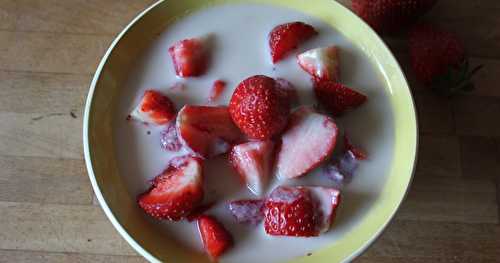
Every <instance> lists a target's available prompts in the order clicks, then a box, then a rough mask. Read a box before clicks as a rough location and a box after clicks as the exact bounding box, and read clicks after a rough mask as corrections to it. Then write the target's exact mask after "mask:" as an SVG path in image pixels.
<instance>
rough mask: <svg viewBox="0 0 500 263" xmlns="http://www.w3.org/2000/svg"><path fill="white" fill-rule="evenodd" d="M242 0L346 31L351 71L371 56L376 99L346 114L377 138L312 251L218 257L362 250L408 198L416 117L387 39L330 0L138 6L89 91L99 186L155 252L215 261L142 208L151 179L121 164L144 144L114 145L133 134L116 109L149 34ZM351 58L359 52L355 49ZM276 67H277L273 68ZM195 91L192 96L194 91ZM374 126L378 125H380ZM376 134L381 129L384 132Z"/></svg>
mask: <svg viewBox="0 0 500 263" xmlns="http://www.w3.org/2000/svg"><path fill="white" fill-rule="evenodd" d="M242 4H249V5H261V6H269V7H271V6H272V7H273V8H284V9H283V10H285V9H286V10H292V11H293V12H300V13H302V14H304V15H305V16H308V17H311V19H313V20H314V21H319V22H318V23H321V24H322V25H325V26H328V27H331V28H334V29H335V30H336V31H335V33H336V34H337V33H338V34H341V35H342V37H343V38H344V39H345V40H346V41H347V42H346V43H352V45H353V50H356V52H358V53H359V54H360V56H362V59H357V61H346V60H344V62H343V63H351V64H352V65H350V66H349V69H348V70H346V72H347V73H352V72H355V70H354V68H358V69H359V70H360V71H362V69H363V68H365V67H364V66H363V65H364V64H366V65H370V66H369V68H371V69H373V70H372V71H373V72H372V73H373V74H370V75H366V76H363V75H365V74H363V73H359V74H358V75H359V76H357V77H356V78H360V79H363V78H364V79H366V81H365V82H363V81H362V82H361V83H371V82H370V79H369V78H371V77H373V78H376V79H377V81H376V82H373V83H376V85H374V86H376V87H370V89H367V90H364V91H365V92H366V93H367V94H368V96H369V98H370V99H371V101H370V104H369V105H368V106H367V107H366V108H365V109H362V110H360V111H359V112H355V113H353V114H352V116H353V117H352V120H342V119H341V120H339V121H340V122H341V123H342V124H345V125H346V126H347V127H350V128H352V129H355V130H357V132H354V133H355V136H354V137H358V138H364V137H366V138H364V139H361V141H368V140H369V141H371V143H369V146H367V148H368V150H369V153H370V155H371V157H370V160H369V161H368V162H367V164H366V167H364V168H363V169H361V170H362V171H361V172H360V173H362V175H360V176H359V178H355V179H354V180H355V181H356V180H357V181H363V182H354V183H353V184H352V185H350V186H349V187H348V190H347V193H346V194H345V195H344V196H343V200H345V202H344V203H343V204H342V207H341V209H340V210H339V211H338V213H337V221H336V222H335V224H334V226H333V228H332V229H331V230H330V232H331V234H329V235H328V236H326V237H324V238H321V239H320V241H318V244H319V245H314V246H312V247H314V249H313V250H311V251H309V252H310V253H303V254H301V255H297V256H293V257H280V256H279V255H280V253H286V252H287V248H288V247H287V244H288V243H287V242H285V241H283V245H280V246H276V247H274V248H273V250H274V251H276V252H275V254H277V255H278V256H276V255H275V256H274V257H270V258H273V259H272V260H269V261H267V260H266V257H267V254H266V253H268V254H270V253H274V252H269V251H268V252H265V251H264V252H262V253H259V252H258V251H257V252H255V251H254V252H251V253H248V251H247V250H249V249H250V247H249V248H244V247H238V251H239V252H235V255H232V256H230V257H227V258H225V257H222V258H221V262H283V261H285V262H346V261H350V260H352V259H354V258H355V257H357V256H359V255H360V254H361V253H362V252H363V251H365V250H366V249H367V248H368V247H369V245H370V244H372V243H373V242H374V240H375V239H376V238H377V237H378V236H379V235H380V234H381V233H382V231H383V230H384V229H385V227H386V226H387V225H388V224H389V223H390V221H391V219H392V218H393V217H394V215H395V213H396V211H397V209H398V208H399V206H400V204H401V202H402V201H403V199H404V197H405V194H406V192H407V190H408V187H409V185H410V182H411V179H412V175H413V170H414V166H415V162H416V152H417V122H416V113H415V108H414V104H413V99H412V96H411V93H410V90H409V87H408V84H407V81H406V79H405V76H404V74H403V72H402V70H401V68H400V66H399V65H398V63H397V61H396V60H395V59H394V57H393V55H392V54H391V52H390V51H389V49H388V48H387V46H386V45H385V44H384V43H383V41H382V40H381V39H380V38H379V37H378V36H377V34H376V33H375V32H374V31H373V30H372V29H371V28H370V27H369V26H368V25H366V24H365V23H364V22H363V21H362V20H361V19H359V18H358V17H357V16H356V15H354V14H353V13H351V12H350V11H349V10H348V9H347V8H345V7H343V6H342V5H340V4H339V3H337V2H335V1H332V0H314V1H302V0H266V1H265V0H211V1H198V0H185V1H175V0H169V1H159V2H157V3H155V4H153V5H152V6H150V7H149V8H147V9H146V10H145V11H143V12H142V13H141V14H139V15H138V16H137V17H136V18H135V19H134V20H133V21H132V22H131V23H130V24H129V25H128V26H127V27H126V28H125V29H124V30H123V31H122V32H121V33H120V34H119V35H118V37H117V38H116V39H115V40H114V41H113V43H112V44H111V46H110V48H109V49H108V51H107V52H106V54H105V55H104V57H103V59H102V61H101V63H100V65H99V67H98V69H97V71H96V73H95V75H94V79H93V81H92V84H91V87H90V91H89V94H88V97H87V102H86V106H85V116H84V127H83V143H84V153H85V161H86V165H87V170H88V174H89V177H90V180H91V183H92V187H93V189H94V192H95V194H96V196H97V199H98V201H99V203H100V205H101V207H102V208H103V210H104V212H105V214H106V216H107V217H108V219H109V220H110V221H111V223H112V224H113V226H114V227H115V228H116V230H117V231H118V232H119V233H120V235H121V236H122V237H123V238H124V239H125V240H126V241H127V242H128V243H129V244H130V245H131V246H132V247H133V248H134V249H135V250H136V251H137V253H138V254H140V255H142V256H143V257H144V258H146V259H147V260H148V261H151V262H180V263H182V262H210V260H209V259H208V257H206V256H205V255H204V254H203V252H202V251H201V250H196V249H193V248H192V247H190V246H188V245H186V244H185V243H183V242H179V240H178V239H177V238H175V235H173V234H172V235H171V234H170V233H169V231H168V230H165V229H164V228H162V227H161V226H159V224H158V223H156V222H153V221H152V220H151V219H150V218H148V217H147V216H146V215H145V214H144V212H143V211H142V210H141V209H140V208H139V206H138V205H137V201H136V197H137V193H138V192H137V191H138V189H142V188H144V186H143V185H141V184H138V183H137V182H138V181H139V179H137V178H133V177H134V173H133V172H131V171H127V169H126V168H124V167H127V166H126V165H125V164H123V163H124V162H128V163H135V162H140V160H136V159H135V157H134V156H136V155H137V154H138V153H133V154H131V155H127V153H125V154H124V153H123V151H124V149H125V151H126V148H117V144H120V143H122V142H127V141H128V140H129V138H127V136H122V137H123V138H118V139H117V138H116V137H117V132H119V130H120V129H123V127H125V126H123V127H122V126H120V125H126V124H120V125H117V124H116V123H117V116H119V117H118V118H121V117H123V116H122V115H123V112H124V110H123V109H126V108H127V107H123V100H124V98H126V100H133V97H134V96H133V95H130V94H132V93H134V92H135V93H137V92H136V91H134V92H131V91H130V90H131V89H133V87H132V86H133V84H134V83H136V82H134V81H130V77H131V75H133V74H132V73H131V72H133V71H134V70H136V69H137V67H142V66H144V63H143V62H141V63H138V61H142V60H141V59H140V58H141V57H142V56H143V53H144V51H145V50H151V49H152V48H151V45H152V43H154V42H155V41H157V39H158V36H159V35H161V34H162V32H168V31H169V30H173V29H175V27H174V26H173V25H174V24H176V23H178V21H180V20H182V19H184V18H186V17H189V16H191V15H192V14H196V13H197V12H202V11H203V10H208V9H211V8H219V7H222V6H226V7H227V6H229V7H230V6H232V5H242ZM283 12H285V11H283ZM278 13H279V12H278ZM294 14H295V13H294ZM220 16H221V18H220V19H223V18H224V16H225V13H222V15H220ZM276 19H277V20H275V21H279V16H278V18H276ZM273 21H274V20H273ZM214 23H215V22H214ZM207 24H208V23H207ZM207 27H209V26H208V25H207ZM215 27H216V26H215ZM346 45H347V44H346ZM163 56H164V59H165V60H167V59H168V56H167V53H166V51H165V54H163ZM352 57H353V58H354V57H356V58H357V56H354V55H352ZM273 70H274V69H271V68H270V70H269V71H270V72H272V71H273ZM158 72H161V71H158ZM255 73H259V72H255ZM245 74H246V73H245ZM247 75H250V73H248V74H247ZM238 77H239V76H238ZM172 78H175V77H172ZM240 79H243V78H240ZM352 79H354V77H352ZM353 81H354V83H356V82H355V80H353ZM131 83H132V84H131ZM230 84H231V83H230ZM235 84H237V83H232V85H231V86H235ZM366 85H368V84H366ZM196 93H197V92H194V94H195V95H192V96H197V95H196ZM124 94H129V95H124ZM300 94H301V95H302V93H300ZM377 94H378V95H377ZM127 96H129V97H130V98H132V99H129V97H127ZM179 108H180V107H179ZM364 115H369V116H370V117H365V116H364ZM377 130H380V132H379V133H377V132H376V131H377ZM365 134H370V136H368V135H365ZM377 134H380V135H381V137H380V138H378V137H377ZM124 138H125V139H124ZM130 140H132V139H130ZM127 143H128V142H127ZM127 165H128V164H127ZM136 168H137V167H132V171H134V172H135V170H134V169H136ZM379 168H380V169H379ZM137 169H138V168H137ZM371 173H373V174H371ZM141 180H142V178H141ZM143 181H145V180H143ZM370 185H373V188H372V189H369V188H370ZM363 191H364V192H365V194H363ZM356 193H358V194H356ZM194 238H197V237H194ZM300 242H303V244H305V243H308V242H311V243H314V242H316V241H314V239H301V240H300V241H298V243H294V245H299V247H300V244H301V243H300ZM290 244H291V243H290ZM304 246H306V245H304ZM291 249H292V248H290V249H289V250H291ZM245 251H247V252H245ZM270 251H271V250H270ZM238 253H240V254H242V255H243V254H246V255H247V257H246V258H245V259H243V258H242V259H241V260H240V259H239V258H238V256H237V255H236V254H238ZM252 254H255V255H256V257H255V259H253V260H252V259H249V258H248V255H252ZM261 254H262V255H261Z"/></svg>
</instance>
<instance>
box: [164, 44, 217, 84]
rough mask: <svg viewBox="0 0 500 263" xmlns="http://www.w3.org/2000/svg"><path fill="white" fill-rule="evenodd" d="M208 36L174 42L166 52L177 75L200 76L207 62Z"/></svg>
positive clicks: (205, 68)
mask: <svg viewBox="0 0 500 263" xmlns="http://www.w3.org/2000/svg"><path fill="white" fill-rule="evenodd" d="M207 40H208V38H190V39H184V40H181V41H179V42H176V43H174V44H173V45H172V46H171V47H170V48H169V49H168V52H169V53H170V56H171V58H172V62H173V64H174V68H175V72H176V74H177V76H179V77H183V78H184V77H196V76H200V75H202V74H203V73H205V71H206V70H207V67H208V62H209V48H208V46H207V45H208V44H207Z"/></svg>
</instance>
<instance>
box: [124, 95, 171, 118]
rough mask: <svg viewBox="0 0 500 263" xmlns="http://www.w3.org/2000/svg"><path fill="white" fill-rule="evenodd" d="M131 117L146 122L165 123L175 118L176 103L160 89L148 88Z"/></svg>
mask: <svg viewBox="0 0 500 263" xmlns="http://www.w3.org/2000/svg"><path fill="white" fill-rule="evenodd" d="M130 117H131V118H133V119H135V120H138V121H141V122H144V123H150V124H156V125H163V124H166V123H168V122H169V121H171V120H173V119H174V118H175V105H174V103H173V102H172V101H171V100H170V99H169V98H168V97H167V96H165V95H162V94H161V93H159V92H158V91H155V90H146V92H144V96H143V97H142V99H141V102H140V103H139V105H137V107H136V108H135V109H134V110H133V111H132V113H130Z"/></svg>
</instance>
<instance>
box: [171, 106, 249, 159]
mask: <svg viewBox="0 0 500 263" xmlns="http://www.w3.org/2000/svg"><path fill="white" fill-rule="evenodd" d="M176 127H177V135H178V136H179V139H180V141H181V143H182V144H183V145H184V146H185V147H186V148H188V149H190V150H191V151H192V152H193V153H195V154H197V155H199V156H201V157H204V158H208V157H212V156H216V155H219V154H223V153H226V152H228V151H229V150H230V149H231V145H233V144H235V143H237V142H238V141H240V139H241V138H242V134H241V132H240V130H239V129H238V127H236V126H235V125H234V124H233V121H232V120H231V117H230V116H229V112H228V110H227V107H209V106H191V105H186V106H184V108H182V109H181V110H180V111H179V114H178V116H177V123H176Z"/></svg>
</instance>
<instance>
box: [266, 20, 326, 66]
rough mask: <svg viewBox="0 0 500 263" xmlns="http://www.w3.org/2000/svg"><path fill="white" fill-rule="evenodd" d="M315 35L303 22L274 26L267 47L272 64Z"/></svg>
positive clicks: (309, 26) (314, 31)
mask: <svg viewBox="0 0 500 263" xmlns="http://www.w3.org/2000/svg"><path fill="white" fill-rule="evenodd" d="M317 34H318V32H317V31H316V30H315V29H314V27H312V26H311V25H308V24H306V23H303V22H291V23H286V24H281V25H278V26H276V27H275V28H274V29H273V30H272V31H271V33H270V34H269V47H270V50H271V58H272V61H273V63H276V62H278V61H280V60H282V59H283V58H285V56H286V55H287V54H289V53H290V52H291V51H292V50H294V49H296V48H297V47H298V46H299V45H300V44H301V43H302V42H305V41H306V40H308V39H310V38H312V37H313V36H315V35H317Z"/></svg>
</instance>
